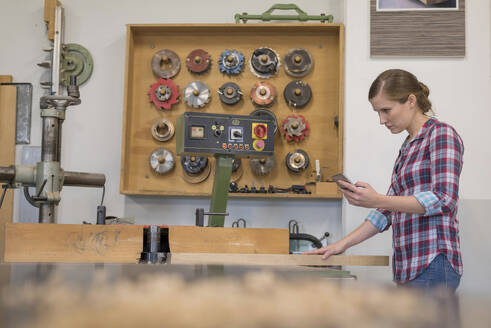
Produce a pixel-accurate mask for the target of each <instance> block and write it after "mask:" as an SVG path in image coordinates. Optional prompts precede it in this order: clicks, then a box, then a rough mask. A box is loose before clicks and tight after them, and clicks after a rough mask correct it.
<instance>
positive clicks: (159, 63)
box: [152, 49, 181, 79]
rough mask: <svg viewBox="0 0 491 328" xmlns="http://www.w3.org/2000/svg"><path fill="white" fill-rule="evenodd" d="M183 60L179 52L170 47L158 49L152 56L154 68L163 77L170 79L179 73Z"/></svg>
mask: <svg viewBox="0 0 491 328" xmlns="http://www.w3.org/2000/svg"><path fill="white" fill-rule="evenodd" d="M180 69H181V61H180V59H179V56H177V54H176V53H175V52H174V51H172V50H169V49H163V50H159V51H157V53H156V54H155V55H154V56H153V57H152V70H153V72H154V74H155V75H157V76H158V77H161V78H163V79H170V78H172V77H174V76H176V75H177V73H179V70H180Z"/></svg>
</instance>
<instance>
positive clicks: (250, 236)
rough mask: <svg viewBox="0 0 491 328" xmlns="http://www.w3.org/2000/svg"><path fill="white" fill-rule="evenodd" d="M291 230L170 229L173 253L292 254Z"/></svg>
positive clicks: (175, 227)
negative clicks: (290, 250) (290, 248)
mask: <svg viewBox="0 0 491 328" xmlns="http://www.w3.org/2000/svg"><path fill="white" fill-rule="evenodd" d="M289 238H290V235H289V232H288V230H287V229H257V228H211V227H194V226H171V227H169V246H170V251H171V253H242V254H288V252H289V245H290V244H289V240H290V239H289Z"/></svg>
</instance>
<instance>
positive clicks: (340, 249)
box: [302, 242, 346, 260]
mask: <svg viewBox="0 0 491 328" xmlns="http://www.w3.org/2000/svg"><path fill="white" fill-rule="evenodd" d="M345 250H346V248H345V247H344V246H343V244H341V243H340V242H337V243H334V244H330V245H327V246H324V247H322V248H319V249H314V250H312V251H308V252H303V253H302V255H322V259H323V260H325V259H327V258H328V257H329V256H331V255H336V254H341V253H344V251H345Z"/></svg>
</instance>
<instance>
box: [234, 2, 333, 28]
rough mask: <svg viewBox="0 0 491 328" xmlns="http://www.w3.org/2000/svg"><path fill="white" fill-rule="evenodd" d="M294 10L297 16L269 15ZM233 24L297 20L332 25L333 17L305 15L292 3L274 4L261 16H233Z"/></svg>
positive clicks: (244, 14) (245, 14)
mask: <svg viewBox="0 0 491 328" xmlns="http://www.w3.org/2000/svg"><path fill="white" fill-rule="evenodd" d="M275 9H278V10H295V11H296V12H297V14H298V15H272V14H271V13H272V12H273V11H274V10H275ZM234 18H235V23H236V24H239V23H240V21H242V22H243V23H244V24H245V23H247V21H248V20H253V19H254V20H262V21H265V22H267V21H271V20H298V21H301V22H306V21H309V20H315V21H320V22H321V23H324V22H328V23H332V22H333V20H334V17H333V16H332V15H326V14H324V13H322V14H320V15H307V13H306V12H305V11H303V10H302V9H300V8H299V7H298V6H297V5H295V4H293V3H286V4H281V3H277V4H274V5H273V6H272V7H271V8H269V9H268V10H266V11H265V12H264V13H262V14H261V15H249V14H247V13H243V14H235V16H234Z"/></svg>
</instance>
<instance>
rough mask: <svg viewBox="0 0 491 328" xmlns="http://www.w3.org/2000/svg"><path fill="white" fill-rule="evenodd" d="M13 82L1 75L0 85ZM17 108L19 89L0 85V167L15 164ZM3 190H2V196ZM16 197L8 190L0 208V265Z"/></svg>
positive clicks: (10, 78)
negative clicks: (6, 226)
mask: <svg viewBox="0 0 491 328" xmlns="http://www.w3.org/2000/svg"><path fill="white" fill-rule="evenodd" d="M10 82H12V76H10V75H0V83H10ZM16 106H17V87H16V86H15V85H0V145H1V146H0V166H9V165H13V164H14V162H15V120H16V119H15V115H16ZM1 192H3V189H0V194H1ZM13 206H14V195H13V191H12V190H8V191H7V194H6V195H5V199H4V200H3V205H2V208H0V263H1V262H2V261H3V250H4V244H5V238H4V235H5V223H7V222H12V216H13Z"/></svg>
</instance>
